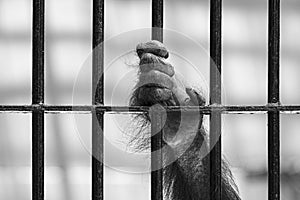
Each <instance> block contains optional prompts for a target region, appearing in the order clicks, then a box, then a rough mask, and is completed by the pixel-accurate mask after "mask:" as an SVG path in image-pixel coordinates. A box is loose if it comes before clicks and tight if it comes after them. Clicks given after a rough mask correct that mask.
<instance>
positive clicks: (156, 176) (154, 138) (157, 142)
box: [150, 108, 163, 200]
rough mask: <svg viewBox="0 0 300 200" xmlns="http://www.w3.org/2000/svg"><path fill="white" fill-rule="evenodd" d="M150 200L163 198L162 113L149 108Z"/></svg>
mask: <svg viewBox="0 0 300 200" xmlns="http://www.w3.org/2000/svg"><path fill="white" fill-rule="evenodd" d="M150 116H151V117H150V118H151V200H163V171H162V168H163V163H162V162H163V155H162V124H163V120H162V113H161V112H160V110H159V108H158V109H151V111H150Z"/></svg>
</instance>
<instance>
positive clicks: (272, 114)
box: [268, 0, 280, 200]
mask: <svg viewBox="0 0 300 200" xmlns="http://www.w3.org/2000/svg"><path fill="white" fill-rule="evenodd" d="M268 3H269V10H268V12H269V19H268V22H269V29H268V30H269V31H268V35H269V38H268V39H269V46H268V103H269V104H274V105H279V104H280V99H279V78H280V77H279V65H280V59H279V57H280V0H269V2H268ZM279 124H280V114H279V111H269V112H268V197H269V200H279V199H280V126H279Z"/></svg>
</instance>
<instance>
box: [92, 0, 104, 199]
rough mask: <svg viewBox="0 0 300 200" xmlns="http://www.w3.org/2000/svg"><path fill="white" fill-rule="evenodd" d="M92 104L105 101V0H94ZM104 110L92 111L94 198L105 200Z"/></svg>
mask: <svg viewBox="0 0 300 200" xmlns="http://www.w3.org/2000/svg"><path fill="white" fill-rule="evenodd" d="M92 40H93V42H92V43H93V44H92V48H93V49H92V50H93V61H92V63H93V64H92V91H93V94H92V95H93V96H92V104H93V105H98V104H101V105H103V103H104V96H103V95H104V92H103V91H104V79H103V77H104V73H103V68H104V67H103V65H104V48H103V41H104V0H93V38H92ZM103 130H104V123H103V112H101V113H99V112H97V113H96V112H95V111H93V112H92V199H93V200H103V133H104V131H103Z"/></svg>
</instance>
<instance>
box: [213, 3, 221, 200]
mask: <svg viewBox="0 0 300 200" xmlns="http://www.w3.org/2000/svg"><path fill="white" fill-rule="evenodd" d="M221 31H222V0H211V1H210V57H211V63H210V104H211V105H220V104H221V103H222V99H221V60H222V32H221ZM221 123H222V122H221V112H219V111H217V110H216V111H213V112H212V113H211V115H210V144H214V143H215V145H214V146H213V147H210V148H211V152H210V197H211V200H221V169H222V166H221V163H222V162H221V154H222V153H221ZM215 141H217V142H215Z"/></svg>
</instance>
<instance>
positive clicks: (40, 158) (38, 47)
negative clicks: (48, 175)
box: [32, 0, 45, 200]
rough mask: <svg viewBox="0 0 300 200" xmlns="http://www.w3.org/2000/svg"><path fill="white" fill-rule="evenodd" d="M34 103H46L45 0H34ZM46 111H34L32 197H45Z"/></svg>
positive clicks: (38, 198) (41, 198)
mask: <svg viewBox="0 0 300 200" xmlns="http://www.w3.org/2000/svg"><path fill="white" fill-rule="evenodd" d="M32 23H33V24H32V105H37V104H38V105H42V104H43V103H44V32H45V31H44V24H45V1H44V0H33V18H32ZM44 148H45V147H44V111H43V110H37V111H33V112H32V199H33V200H43V199H44Z"/></svg>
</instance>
